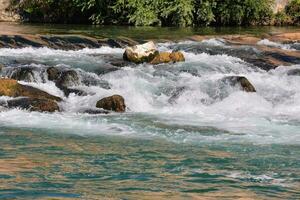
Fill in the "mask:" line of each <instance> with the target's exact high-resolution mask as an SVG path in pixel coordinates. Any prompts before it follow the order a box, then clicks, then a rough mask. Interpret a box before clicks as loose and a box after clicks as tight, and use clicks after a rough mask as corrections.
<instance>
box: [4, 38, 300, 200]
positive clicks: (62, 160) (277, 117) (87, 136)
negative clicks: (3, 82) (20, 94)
mask: <svg viewBox="0 0 300 200" xmlns="http://www.w3.org/2000/svg"><path fill="white" fill-rule="evenodd" d="M260 44H263V45H270V46H272V45H273V46H274V45H277V46H276V47H279V48H284V49H289V50H290V51H297V50H299V44H296V43H295V44H290V45H282V44H277V43H271V42H270V41H261V42H260ZM280 45H281V46H280ZM158 46H159V49H160V50H161V51H172V50H181V51H182V52H183V53H184V55H185V57H186V62H183V63H176V64H161V65H157V66H153V65H150V64H140V65H128V66H125V67H122V68H119V69H118V70H111V71H109V72H107V71H106V70H107V69H109V67H110V65H109V62H108V61H107V58H108V57H109V58H111V57H112V58H113V59H121V58H122V54H123V52H124V49H121V48H110V47H101V48H99V49H82V50H77V51H64V50H54V49H49V48H31V47H28V48H22V49H5V48H2V49H0V62H1V63H3V64H5V65H6V66H7V67H6V68H5V69H4V70H3V72H2V76H9V74H10V73H11V70H12V69H15V68H16V67H30V68H34V69H35V73H34V76H33V77H32V82H24V81H23V82H22V81H21V83H22V84H27V85H31V86H34V87H37V88H40V89H42V90H45V91H47V92H48V93H50V94H53V95H57V96H60V97H62V98H63V100H64V101H63V102H62V103H60V107H61V108H62V109H63V112H61V113H54V114H47V113H37V112H28V111H24V110H20V109H12V110H4V111H2V112H0V127H1V128H0V138H1V139H0V199H15V198H20V199H23V198H28V199H32V198H70V199H73V198H75V199H76V198H79V199H80V198H83V199H97V198H98V197H100V196H102V197H107V198H121V199H123V198H124V199H136V198H137V197H138V196H140V195H142V196H144V197H145V199H147V197H148V198H151V197H153V198H154V197H157V198H175V197H176V198H179V199H185V198H196V197H197V196H198V197H199V196H202V197H203V198H207V199H210V198H220V199H235V198H245V199H299V198H300V189H299V188H300V184H299V183H300V87H299V85H300V76H289V75H288V71H289V70H291V69H299V70H300V63H299V65H294V66H289V67H287V66H280V67H278V68H276V69H274V70H270V71H264V70H262V69H259V68H257V67H256V66H254V65H252V64H249V63H247V62H245V61H243V60H241V59H239V58H236V57H231V56H228V55H226V54H222V53H220V54H216V55H210V54H207V53H204V52H203V51H202V50H203V49H204V48H206V49H208V48H210V49H211V50H212V51H214V49H215V48H218V49H220V48H227V49H228V48H231V47H230V46H229V45H227V44H226V43H225V42H224V41H222V40H221V39H211V40H205V41H203V42H179V43H159V44H158ZM241 48H243V50H244V51H246V52H249V53H251V52H252V51H258V50H256V49H255V48H254V47H249V46H243V47H241ZM49 66H55V67H58V68H70V69H74V70H76V71H77V72H78V73H79V74H80V82H79V84H77V85H75V86H74V88H77V89H81V90H84V91H86V92H87V93H88V95H87V96H78V95H75V94H71V95H70V96H69V97H65V96H64V94H63V93H62V91H60V90H59V89H58V88H57V87H56V86H55V84H54V83H53V82H52V81H49V80H47V78H45V74H44V72H45V69H46V68H47V67H49ZM227 76H245V77H246V78H247V79H248V80H249V81H250V82H251V83H252V84H253V85H254V87H255V88H256V90H257V92H256V93H247V92H244V91H242V90H241V88H239V87H237V86H232V85H228V84H226V83H224V82H222V81H221V80H222V78H224V77H227ZM86 82H88V83H89V84H83V83H86ZM113 94H119V95H122V96H123V97H124V98H125V101H126V105H127V112H126V113H124V114H115V113H114V114H109V115H102V114H100V115H90V114H83V113H81V111H82V110H84V109H91V108H94V107H95V105H96V102H97V101H98V100H100V99H101V98H103V97H106V96H110V95H113ZM5 99H7V97H1V100H5ZM11 148H14V150H13V151H12V150H11ZM8 169H11V170H10V171H8ZM139 199H140V198H139Z"/></svg>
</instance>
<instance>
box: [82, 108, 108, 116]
mask: <svg viewBox="0 0 300 200" xmlns="http://www.w3.org/2000/svg"><path fill="white" fill-rule="evenodd" d="M80 113H86V114H91V115H98V114H109V111H107V110H103V109H86V110H81V111H80Z"/></svg>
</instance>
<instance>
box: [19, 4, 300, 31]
mask: <svg viewBox="0 0 300 200" xmlns="http://www.w3.org/2000/svg"><path fill="white" fill-rule="evenodd" d="M14 3H15V5H16V8H17V9H18V11H19V12H20V13H21V14H22V16H23V17H24V19H25V20H28V21H33V22H37V21H39V22H52V23H53V22H57V23H78V22H90V23H94V24H118V25H135V26H181V27H185V26H208V25H213V26H214V25H216V26H221V25H230V26H235V25H269V24H274V23H275V24H278V25H281V24H287V23H299V21H300V0H292V2H291V3H290V4H289V5H288V6H287V8H286V10H285V11H284V12H281V13H278V14H276V15H274V14H273V5H274V0H22V1H20V0H14Z"/></svg>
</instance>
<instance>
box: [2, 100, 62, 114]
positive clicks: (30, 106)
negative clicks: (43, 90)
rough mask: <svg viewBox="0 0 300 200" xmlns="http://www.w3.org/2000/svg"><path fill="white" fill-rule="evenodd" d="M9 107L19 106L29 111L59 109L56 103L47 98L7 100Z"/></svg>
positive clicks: (52, 110) (53, 110)
mask: <svg viewBox="0 0 300 200" xmlns="http://www.w3.org/2000/svg"><path fill="white" fill-rule="evenodd" d="M7 106H8V107H9V108H21V109H26V110H29V111H38V112H55V111H59V106H58V104H57V103H56V102H55V101H53V100H49V99H38V98H17V99H13V100H9V101H7Z"/></svg>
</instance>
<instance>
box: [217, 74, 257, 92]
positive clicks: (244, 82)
mask: <svg viewBox="0 0 300 200" xmlns="http://www.w3.org/2000/svg"><path fill="white" fill-rule="evenodd" d="M222 81H223V82H225V83H229V84H230V85H232V86H236V85H240V86H241V88H242V89H243V90H244V91H245V92H256V89H255V87H254V86H253V85H252V84H251V83H250V81H249V80H248V79H247V78H246V77H244V76H228V77H225V78H224V79H222Z"/></svg>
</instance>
